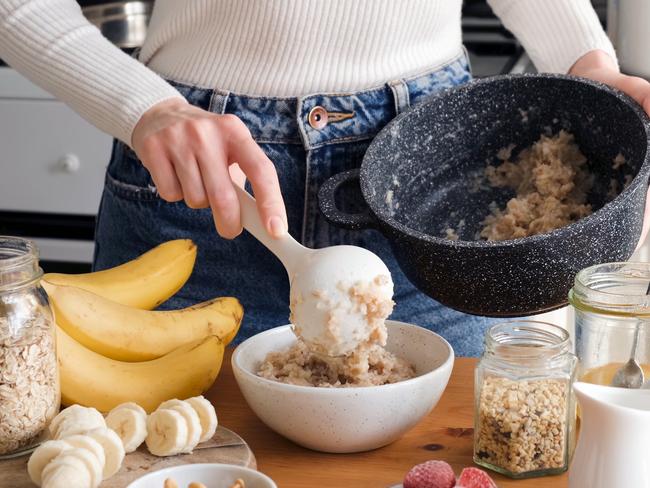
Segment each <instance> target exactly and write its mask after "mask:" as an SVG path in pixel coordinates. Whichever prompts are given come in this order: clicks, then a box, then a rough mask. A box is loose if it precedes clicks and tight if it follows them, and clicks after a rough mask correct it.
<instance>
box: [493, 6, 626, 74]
mask: <svg viewBox="0 0 650 488" xmlns="http://www.w3.org/2000/svg"><path fill="white" fill-rule="evenodd" d="M488 3H489V4H490V6H491V7H492V10H494V13H495V14H496V15H497V16H498V17H500V18H501V21H502V22H503V24H504V25H505V26H506V27H507V28H508V29H509V30H510V31H511V32H512V33H513V34H514V35H515V36H517V38H518V39H519V40H520V41H521V43H522V44H523V46H524V48H525V49H526V51H527V52H528V54H529V55H530V57H531V59H532V61H533V63H535V66H536V67H537V69H538V70H539V71H543V72H556V73H567V72H568V71H569V70H570V69H571V67H572V66H573V64H574V63H575V62H576V61H577V60H578V59H580V57H582V56H583V55H585V54H586V53H588V52H589V51H593V50H595V49H601V50H603V51H605V52H606V53H608V54H609V55H610V56H611V57H612V59H614V61H617V59H616V53H615V51H614V47H613V46H612V43H611V42H610V40H609V38H608V37H607V35H606V34H605V31H604V30H603V28H602V26H601V25H600V21H599V20H598V16H597V15H596V12H595V11H594V9H593V7H592V5H591V3H590V1H589V0H488Z"/></svg>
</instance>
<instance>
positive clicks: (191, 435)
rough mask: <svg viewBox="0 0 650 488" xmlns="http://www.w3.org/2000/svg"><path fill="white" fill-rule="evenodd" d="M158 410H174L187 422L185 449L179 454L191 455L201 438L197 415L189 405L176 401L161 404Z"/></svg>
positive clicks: (199, 422)
mask: <svg viewBox="0 0 650 488" xmlns="http://www.w3.org/2000/svg"><path fill="white" fill-rule="evenodd" d="M158 410H176V411H177V412H178V413H180V414H181V415H182V416H183V417H184V418H185V421H186V422H187V441H186V442H185V447H184V448H183V450H182V451H181V452H183V453H185V454H191V453H192V450H193V449H194V448H195V447H196V445H197V444H198V443H199V439H200V438H201V421H200V420H199V414H198V413H196V411H195V410H194V409H193V408H192V407H191V405H190V404H189V403H186V402H184V401H183V400H177V399H173V400H167V401H166V402H162V403H161V404H160V406H159V407H158Z"/></svg>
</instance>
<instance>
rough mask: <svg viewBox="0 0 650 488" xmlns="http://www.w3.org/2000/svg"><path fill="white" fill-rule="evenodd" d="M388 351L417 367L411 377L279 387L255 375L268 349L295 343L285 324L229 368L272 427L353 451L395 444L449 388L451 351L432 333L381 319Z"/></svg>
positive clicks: (251, 342) (244, 349) (314, 443)
mask: <svg viewBox="0 0 650 488" xmlns="http://www.w3.org/2000/svg"><path fill="white" fill-rule="evenodd" d="M386 324H387V327H388V344H387V346H386V348H387V349H388V350H389V351H390V352H392V353H394V354H395V355H397V356H398V357H401V358H403V359H406V360H407V361H409V362H411V364H413V365H414V366H415V370H416V374H417V377H415V378H412V379H410V380H406V381H401V382H399V383H393V384H390V385H382V386H366V387H357V388H317V387H311V386H297V385H287V384H284V383H279V382H277V381H272V380H268V379H265V378H260V377H259V376H257V375H256V374H255V373H256V371H257V367H258V365H259V364H260V362H261V361H262V360H263V359H264V358H265V357H266V355H267V354H268V353H269V352H272V351H281V350H284V349H287V348H289V347H290V346H291V345H292V344H293V343H294V342H295V341H296V337H295V335H294V334H293V331H292V330H291V328H290V326H288V325H285V326H282V327H277V328H275V329H271V330H267V331H265V332H261V333H259V334H257V335H255V336H253V337H251V338H250V339H248V340H246V341H244V342H243V343H242V344H240V345H239V347H237V349H236V350H235V352H234V353H233V356H232V367H233V371H234V373H235V378H236V379H237V383H238V384H239V388H240V389H241V391H242V393H243V394H244V397H245V398H246V401H247V402H248V404H249V405H250V407H251V408H252V409H253V411H254V412H255V413H256V414H257V416H258V417H259V418H260V419H261V420H262V421H263V422H264V423H265V424H266V425H268V426H269V427H270V428H271V429H273V430H275V431H276V432H278V433H279V434H281V435H283V436H285V437H287V438H289V439H291V440H292V441H294V442H296V443H297V444H300V445H302V446H305V447H308V448H310V449H314V450H317V451H324V452H337V453H345V452H359V451H367V450H370V449H375V448H378V447H381V446H385V445H386V444H390V443H391V442H393V441H395V440H397V439H398V438H399V437H401V436H402V435H403V434H404V433H405V432H407V431H408V430H409V429H411V428H412V427H414V426H415V425H416V424H417V423H418V422H419V421H420V420H421V419H422V418H423V417H424V416H425V415H427V414H428V413H429V412H430V411H431V410H432V409H433V407H435V406H436V404H437V403H438V400H439V399H440V396H441V395H442V392H443V391H444V389H445V387H446V386H447V382H448V381H449V376H450V375H451V369H452V367H453V364H454V351H453V350H452V348H451V346H450V345H449V343H448V342H447V341H445V340H444V339H443V338H442V337H440V336H439V335H437V334H435V333H433V332H431V331H430V330H427V329H423V328H422V327H418V326H416V325H410V324H405V323H402V322H395V321H391V320H389V321H387V322H386Z"/></svg>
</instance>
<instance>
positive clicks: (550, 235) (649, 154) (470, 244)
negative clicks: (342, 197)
mask: <svg viewBox="0 0 650 488" xmlns="http://www.w3.org/2000/svg"><path fill="white" fill-rule="evenodd" d="M525 78H540V79H546V80H549V79H550V80H554V81H556V80H562V81H570V82H577V83H581V84H585V85H590V86H591V87H593V88H595V89H597V90H601V91H605V92H607V93H608V94H610V95H613V96H614V97H615V98H617V99H618V100H619V101H620V102H622V103H624V104H625V105H626V106H627V107H628V108H629V109H631V110H632V111H633V112H634V113H635V114H636V115H637V117H638V118H639V121H640V122H641V124H642V126H643V128H644V130H645V134H646V150H645V154H644V156H643V163H642V165H641V167H640V168H639V171H638V172H637V174H636V175H635V176H634V178H633V179H632V182H631V183H630V184H629V185H628V186H627V188H625V189H624V190H623V191H622V192H621V193H619V194H618V195H617V196H616V198H615V199H614V200H612V201H610V202H607V203H605V205H603V206H602V207H600V208H599V209H598V210H596V211H595V212H593V213H592V214H590V215H588V216H586V217H583V218H581V219H580V220H578V221H577V222H574V223H572V224H569V225H565V226H564V227H560V228H558V229H555V230H553V231H551V232H547V233H544V234H537V235H534V236H528V237H519V238H516V239H508V240H503V241H482V240H479V241H462V240H455V241H454V240H450V239H447V238H444V237H437V236H433V235H430V234H425V233H423V232H420V231H418V230H416V229H413V228H411V227H408V226H407V225H405V224H402V223H401V222H398V221H397V220H395V219H394V218H393V217H390V216H388V215H382V212H378V211H377V209H376V208H375V205H374V204H373V203H372V200H371V195H372V192H371V188H370V187H369V185H368V183H367V181H368V180H367V178H368V175H369V173H370V172H371V167H370V163H369V158H368V157H366V156H364V157H363V161H362V163H361V168H360V172H359V184H360V187H361V193H362V195H363V198H364V200H365V201H366V204H367V205H368V207H369V208H370V211H371V212H372V214H373V216H374V217H375V219H377V221H378V222H379V224H380V225H381V226H383V227H388V228H389V229H390V230H391V231H392V232H396V233H401V234H405V235H407V236H409V237H412V238H415V239H417V240H419V241H424V242H427V243H431V244H438V245H444V246H447V247H451V248H496V249H499V248H508V247H513V246H520V245H525V244H539V243H541V242H544V241H546V240H548V239H554V238H557V237H561V236H563V235H564V234H568V233H571V232H574V231H575V230H576V229H581V228H583V227H586V226H587V225H589V224H590V223H591V222H592V221H593V220H595V219H597V218H599V217H600V216H601V215H602V213H603V211H604V210H606V209H608V208H609V207H610V206H611V205H612V204H614V203H618V204H620V203H621V202H622V201H625V200H627V199H628V198H630V196H631V195H632V193H633V192H634V191H636V189H637V188H638V187H639V185H640V184H641V181H642V180H644V179H645V180H646V184H647V178H648V175H650V151H649V149H650V118H649V117H648V115H647V114H646V113H645V111H644V110H643V108H642V107H641V106H640V105H639V104H638V103H637V102H636V101H634V99H632V98H631V97H630V96H628V95H626V94H625V93H623V92H622V91H620V90H618V89H616V88H613V87H611V86H609V85H605V84H604V83H600V82H598V81H594V80H590V79H587V78H581V77H578V76H573V75H563V74H555V73H522V74H507V75H497V76H490V77H486V78H480V79H474V80H472V81H470V82H468V83H465V84H463V85H459V86H456V87H453V88H449V89H446V90H443V91H441V92H440V93H438V94H436V95H433V96H432V97H431V98H430V99H429V100H427V101H425V102H423V103H422V104H419V105H417V106H416V107H417V108H414V110H418V108H419V110H422V109H423V107H427V106H428V105H430V104H432V103H434V101H436V100H439V99H440V98H442V97H444V96H447V95H448V94H450V93H456V92H460V91H467V90H471V89H473V88H475V87H476V86H480V85H484V84H490V83H494V82H500V81H503V80H512V79H525ZM411 112H412V110H406V111H405V112H402V113H401V114H399V115H398V116H397V117H395V118H394V119H393V120H391V121H390V122H389V123H388V124H387V125H386V126H385V127H384V128H383V129H382V131H381V132H380V134H379V135H378V137H381V133H388V131H390V129H391V127H393V126H394V125H396V124H398V123H400V121H401V120H402V119H403V118H404V117H407V116H409V115H410V114H411ZM376 140H377V137H375V139H373V141H372V142H371V143H370V146H369V147H368V151H369V150H370V149H371V148H372V146H374V145H375V144H376ZM368 151H367V152H366V155H367V154H368Z"/></svg>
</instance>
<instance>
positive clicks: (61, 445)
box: [27, 441, 72, 486]
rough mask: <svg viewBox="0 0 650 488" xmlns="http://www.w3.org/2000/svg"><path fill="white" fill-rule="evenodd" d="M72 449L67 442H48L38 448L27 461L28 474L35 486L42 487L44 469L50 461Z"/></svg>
mask: <svg viewBox="0 0 650 488" xmlns="http://www.w3.org/2000/svg"><path fill="white" fill-rule="evenodd" d="M69 449H72V446H71V445H70V444H68V443H67V442H65V441H46V442H44V443H43V444H41V445H40V446H38V447H37V448H36V450H35V451H34V452H33V453H32V455H31V456H30V457H29V461H27V474H29V479H31V480H32V481H33V482H34V484H35V485H37V486H41V483H42V480H43V478H42V474H43V469H44V468H45V466H47V465H48V464H49V463H50V461H52V460H53V459H54V458H56V457H57V456H58V455H59V454H61V453H62V452H63V451H67V450H69Z"/></svg>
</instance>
